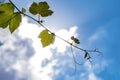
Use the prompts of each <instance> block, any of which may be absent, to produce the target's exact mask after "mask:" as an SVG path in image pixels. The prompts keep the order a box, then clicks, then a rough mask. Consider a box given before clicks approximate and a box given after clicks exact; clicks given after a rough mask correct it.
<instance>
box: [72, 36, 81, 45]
mask: <svg viewBox="0 0 120 80" xmlns="http://www.w3.org/2000/svg"><path fill="white" fill-rule="evenodd" d="M71 40H73V41H74V42H75V43H76V44H80V41H79V39H77V38H75V37H74V36H72V37H71Z"/></svg>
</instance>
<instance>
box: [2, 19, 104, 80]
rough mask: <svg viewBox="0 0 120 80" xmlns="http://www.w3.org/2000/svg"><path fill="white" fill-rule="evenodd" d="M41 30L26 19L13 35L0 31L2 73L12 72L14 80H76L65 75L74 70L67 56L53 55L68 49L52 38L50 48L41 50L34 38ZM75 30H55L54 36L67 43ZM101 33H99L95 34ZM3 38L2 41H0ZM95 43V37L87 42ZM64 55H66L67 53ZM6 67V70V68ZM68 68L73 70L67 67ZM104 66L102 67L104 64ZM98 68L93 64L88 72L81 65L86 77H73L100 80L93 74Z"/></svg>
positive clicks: (85, 66)
mask: <svg viewBox="0 0 120 80" xmlns="http://www.w3.org/2000/svg"><path fill="white" fill-rule="evenodd" d="M42 30H43V28H41V27H39V26H38V25H36V24H33V23H29V22H28V21H27V18H23V22H22V24H21V26H20V27H19V31H16V32H15V33H14V34H13V35H10V33H9V31H8V30H7V31H6V33H5V34H3V32H4V30H1V31H2V32H1V31H0V33H2V36H0V38H1V40H2V42H4V45H3V46H2V47H0V50H1V52H2V53H0V55H3V56H4V59H3V58H1V60H2V61H0V65H2V66H3V67H4V66H5V69H6V71H8V72H10V71H11V70H15V71H16V73H15V75H16V77H15V80H18V79H21V78H26V79H27V80H53V77H55V76H56V77H57V76H60V75H59V74H64V76H65V78H66V79H72V80H75V79H76V78H75V77H74V76H70V75H69V74H68V73H67V71H69V70H68V69H74V68H73V67H74V64H72V62H71V61H72V60H71V61H69V60H70V59H72V58H68V57H70V56H69V55H67V53H66V54H65V55H58V54H57V53H65V52H66V51H67V47H68V46H69V45H68V44H67V43H65V42H64V41H62V40H60V39H58V38H56V39H55V43H54V44H53V45H50V46H49V47H46V48H42V45H41V42H40V39H39V38H38V34H39V33H40V32H41V31H42ZM76 30H77V26H73V27H71V28H70V29H69V30H66V29H61V30H58V31H56V32H55V34H57V35H59V36H60V37H62V38H64V39H65V40H67V41H70V37H71V36H73V35H74V36H77V33H76ZM101 33H102V32H100V33H99V34H101ZM103 33H104V32H103ZM96 35H98V34H96ZM96 35H95V36H96ZM3 36H6V37H4V38H3ZM30 39H31V40H32V41H31V40H30ZM96 39H97V37H94V36H93V38H92V37H91V39H90V40H91V41H93V40H96ZM21 43H22V44H21ZM30 46H32V47H33V48H34V49H32V48H31V47H30ZM51 49H53V50H55V52H56V53H54V51H52V50H51ZM30 52H31V53H32V54H31V56H30V57H27V56H28V55H29V53H30ZM3 53H4V54H3ZM11 54H13V55H11ZM68 54H70V53H69V52H68ZM16 55H17V57H16ZM8 56H9V57H8ZM61 59H62V60H61ZM6 64H7V65H9V66H6ZM71 65H73V66H72V67H71ZM104 65H105V66H106V64H104ZM55 66H56V67H60V68H58V69H54V68H53V67H55ZM105 66H102V67H103V68H102V69H104V67H105ZM61 67H62V68H61ZM99 68H100V66H99V65H98V64H96V68H94V69H92V68H91V67H90V64H88V63H85V64H84V68H83V69H85V70H86V71H88V73H87V72H84V73H83V72H82V73H80V72H78V74H77V76H79V80H101V79H100V78H99V77H97V76H96V75H95V73H94V71H95V70H97V69H99ZM102 69H101V70H102ZM71 74H72V71H71ZM86 75H87V77H86Z"/></svg>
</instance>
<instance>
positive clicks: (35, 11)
mask: <svg viewBox="0 0 120 80" xmlns="http://www.w3.org/2000/svg"><path fill="white" fill-rule="evenodd" d="M29 11H30V13H32V14H33V15H36V14H38V4H37V3H36V2H33V3H32V4H31V6H30V7H29Z"/></svg>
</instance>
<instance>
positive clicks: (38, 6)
mask: <svg viewBox="0 0 120 80" xmlns="http://www.w3.org/2000/svg"><path fill="white" fill-rule="evenodd" d="M29 11H30V12H31V13H32V14H33V15H36V14H40V15H41V16H42V17H47V16H50V15H52V13H53V11H52V10H50V9H49V5H48V4H47V2H39V3H36V2H33V3H32V4H31V6H30V8H29Z"/></svg>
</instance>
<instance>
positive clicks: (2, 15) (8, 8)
mask: <svg viewBox="0 0 120 80" xmlns="http://www.w3.org/2000/svg"><path fill="white" fill-rule="evenodd" d="M14 9H15V8H14V6H13V5H12V4H11V3H4V4H1V5H0V27H1V28H6V27H7V26H8V25H9V30H10V32H11V33H13V32H14V31H15V30H16V29H17V28H18V26H19V24H20V22H21V14H20V13H18V12H16V13H14Z"/></svg>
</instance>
